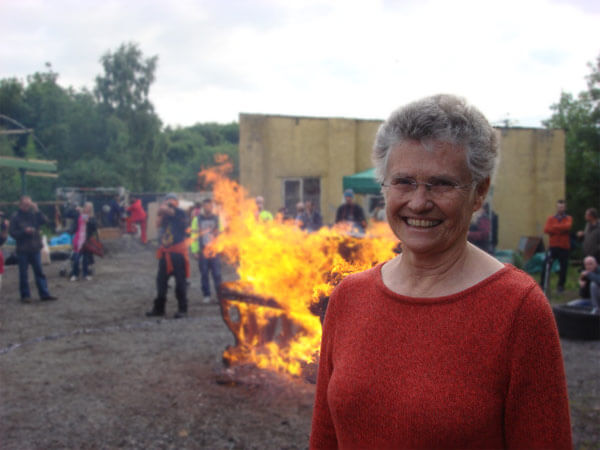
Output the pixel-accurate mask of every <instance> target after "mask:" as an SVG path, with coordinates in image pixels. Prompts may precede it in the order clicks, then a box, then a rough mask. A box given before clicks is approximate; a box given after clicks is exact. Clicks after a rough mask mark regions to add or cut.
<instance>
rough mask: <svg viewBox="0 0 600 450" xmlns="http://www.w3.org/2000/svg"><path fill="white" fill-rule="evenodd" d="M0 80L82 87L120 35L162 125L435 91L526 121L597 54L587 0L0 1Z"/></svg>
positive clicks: (594, 19) (573, 86)
mask: <svg viewBox="0 0 600 450" xmlns="http://www.w3.org/2000/svg"><path fill="white" fill-rule="evenodd" d="M0 30H2V31H1V33H2V45H1V46H0V78H8V77H17V78H21V79H25V77H26V76H27V75H29V74H32V73H34V72H36V71H43V70H45V66H44V64H45V63H46V62H50V63H51V64H52V67H53V70H54V71H55V72H57V73H58V74H59V83H60V84H61V85H62V86H65V87H67V86H73V87H74V88H81V87H83V86H86V87H88V88H92V87H93V84H94V78H95V77H96V76H97V75H99V74H101V73H102V67H101V65H100V63H99V59H100V57H101V56H102V55H103V54H104V53H106V52H107V51H109V50H110V51H114V50H116V49H117V48H118V47H119V45H120V44H122V43H126V42H135V43H138V44H139V46H140V48H141V50H142V52H143V53H144V55H145V56H146V57H150V56H154V55H158V57H159V60H158V68H157V72H156V81H155V83H154V84H153V86H152V88H151V94H150V96H151V99H152V101H153V103H154V105H155V108H156V111H157V113H158V115H159V116H160V118H161V119H162V121H163V123H164V124H166V125H171V126H188V125H193V124H195V123H197V122H209V121H215V122H221V123H226V122H231V121H237V120H238V114H239V113H240V112H248V113H252V112H254V113H266V114H284V115H300V116H316V117H326V116H332V117H352V118H364V119H384V118H386V117H387V116H388V114H389V113H390V112H391V111H392V110H393V109H395V108H396V107H398V106H399V105H401V104H403V103H405V102H408V101H411V100H415V99H417V98H420V97H423V96H426V95H430V94H435V93H439V92H448V93H454V94H458V95H462V96H464V97H466V98H467V99H468V100H469V101H470V102H471V103H473V104H475V105H476V106H477V107H479V108H480V109H481V110H482V112H483V113H484V114H485V115H486V116H487V117H488V119H489V120H490V121H491V122H493V123H498V122H500V121H501V120H503V119H509V120H510V121H511V122H512V123H513V124H515V125H517V126H540V121H541V120H543V119H546V118H548V117H549V116H550V114H551V112H550V108H549V107H550V105H551V104H553V103H555V102H557V101H558V99H559V97H560V93H561V91H566V92H571V93H573V94H577V93H578V92H580V91H581V90H584V89H585V88H586V84H585V76H586V75H587V74H589V73H590V70H589V68H588V67H587V63H588V62H592V61H595V59H596V57H597V56H598V55H600V1H598V0H502V1H494V2H492V1H485V0H472V1H471V0H452V1H450V0H430V1H427V0H420V1H406V0H399V1H393V0H206V1H205V0H168V1H167V0H163V1H158V0H148V1H142V0H104V1H97V0H93V1H92V0H45V1H44V0H0Z"/></svg>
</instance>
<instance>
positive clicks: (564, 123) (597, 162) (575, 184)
mask: <svg viewBox="0 0 600 450" xmlns="http://www.w3.org/2000/svg"><path fill="white" fill-rule="evenodd" d="M589 67H590V68H591V74H590V75H588V76H587V77H586V78H587V80H588V90H587V91H583V92H580V93H579V95H578V96H577V97H574V96H573V95H572V94H570V93H565V92H563V93H562V94H561V97H560V100H559V102H558V103H555V104H553V105H552V106H551V109H552V111H554V113H553V114H552V117H550V119H548V120H546V121H544V125H545V126H546V127H548V128H562V129H563V130H564V131H565V152H566V178H567V179H566V185H567V205H568V207H569V212H570V213H571V214H572V215H573V220H574V222H575V224H574V227H573V229H574V230H580V229H582V228H583V226H584V219H583V217H584V213H585V210H586V209H587V208H589V207H596V208H598V207H599V206H600V182H599V180H600V109H599V103H598V100H599V98H600V56H599V57H598V59H597V60H596V65H592V64H590V65H589Z"/></svg>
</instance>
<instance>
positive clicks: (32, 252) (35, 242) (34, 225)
mask: <svg viewBox="0 0 600 450" xmlns="http://www.w3.org/2000/svg"><path fill="white" fill-rule="evenodd" d="M46 223H48V218H47V217H46V216H45V215H44V214H43V213H42V212H41V211H40V210H39V209H38V206H37V204H36V203H34V202H33V201H32V200H31V197H29V196H28V195H23V196H21V198H20V200H19V209H18V210H17V212H16V213H14V214H13V216H12V217H11V219H10V225H9V229H8V232H9V234H10V235H11V236H12V237H13V238H14V239H15V241H16V242H17V249H16V250H17V260H18V261H19V291H20V293H21V301H22V302H23V303H29V302H31V293H30V291H29V279H28V274H27V272H28V270H29V266H30V265H31V268H32V269H33V275H34V276H35V284H36V286H37V289H38V293H39V294H40V299H41V300H42V301H46V300H56V297H54V296H52V295H50V291H49V290H48V281H47V280H46V275H44V272H43V270H42V258H41V255H40V250H41V249H42V235H41V234H40V227H41V226H42V225H44V224H46Z"/></svg>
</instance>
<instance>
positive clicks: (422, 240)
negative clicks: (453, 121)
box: [383, 141, 489, 255]
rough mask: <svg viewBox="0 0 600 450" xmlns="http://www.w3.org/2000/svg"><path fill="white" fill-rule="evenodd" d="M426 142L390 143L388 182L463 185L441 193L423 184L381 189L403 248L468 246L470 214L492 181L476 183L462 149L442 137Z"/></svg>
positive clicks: (420, 250)
mask: <svg viewBox="0 0 600 450" xmlns="http://www.w3.org/2000/svg"><path fill="white" fill-rule="evenodd" d="M427 147H428V148H427V149H426V148H425V147H424V146H423V145H422V144H421V143H420V142H417V141H405V142H403V143H401V144H398V145H396V146H395V147H392V148H391V149H390V155H389V158H388V162H387V170H386V177H385V180H384V183H385V184H386V185H387V184H389V183H390V182H391V181H392V180H394V179H396V180H399V179H402V180H404V181H406V180H415V181H416V182H417V183H431V184H437V185H445V186H460V187H457V188H451V189H449V190H448V191H447V192H443V193H436V192H434V191H428V190H427V189H426V186H424V185H419V186H418V187H417V189H416V190H414V191H411V192H401V191H400V190H398V189H395V188H394V186H390V187H384V189H383V192H384V197H385V200H386V214H387V217H388V221H389V223H390V226H391V228H392V230H393V231H394V233H395V235H396V236H397V237H398V238H399V239H400V240H401V241H402V246H403V248H404V250H405V251H410V252H413V253H415V254H422V255H432V254H436V253H442V252H444V251H447V250H449V249H451V248H456V247H458V246H464V245H466V243H467V231H468V229H469V223H470V220H471V216H472V215H473V212H474V211H476V210H477V209H479V208H480V207H481V204H482V202H483V199H484V198H485V195H486V194H487V189H488V187H489V180H486V182H483V183H480V184H479V186H477V187H475V186H473V184H472V177H471V173H470V171H469V168H468V167H467V160H466V151H465V149H464V148H462V147H457V146H455V145H452V144H447V143H444V142H437V143H432V144H430V145H428V146H427Z"/></svg>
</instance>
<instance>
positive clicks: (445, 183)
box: [430, 180, 455, 187]
mask: <svg viewBox="0 0 600 450" xmlns="http://www.w3.org/2000/svg"><path fill="white" fill-rule="evenodd" d="M430 184H431V185H432V186H441V187H454V186H455V184H454V183H453V182H452V181H449V180H433V181H432V182H431V183H430Z"/></svg>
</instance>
